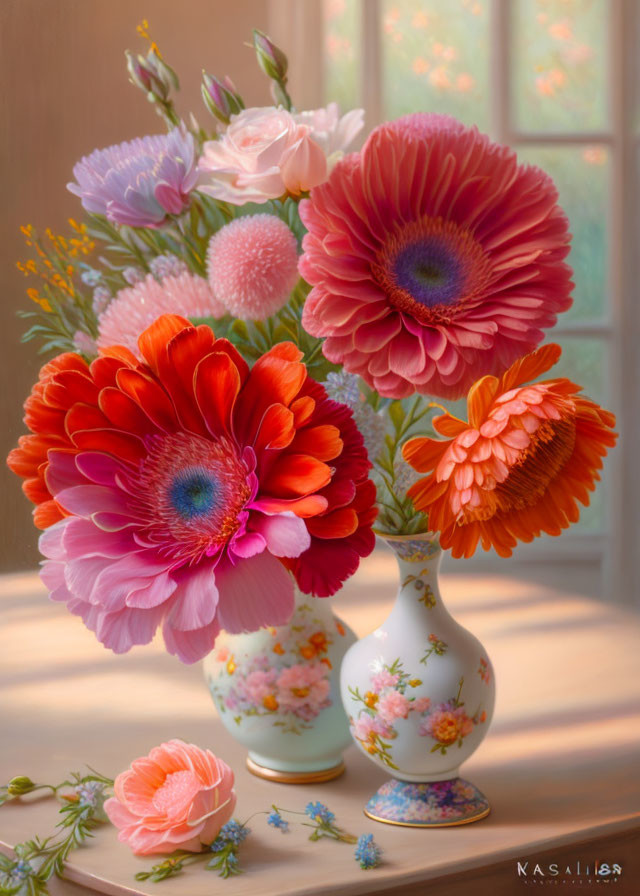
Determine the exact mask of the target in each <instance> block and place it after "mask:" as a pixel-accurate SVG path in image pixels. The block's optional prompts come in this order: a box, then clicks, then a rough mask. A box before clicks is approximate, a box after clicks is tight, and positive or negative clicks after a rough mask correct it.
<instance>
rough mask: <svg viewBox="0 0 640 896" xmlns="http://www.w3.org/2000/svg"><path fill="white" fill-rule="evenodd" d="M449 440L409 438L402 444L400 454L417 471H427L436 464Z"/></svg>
mask: <svg viewBox="0 0 640 896" xmlns="http://www.w3.org/2000/svg"><path fill="white" fill-rule="evenodd" d="M450 444H451V443H450V441H446V442H443V441H440V440H439V439H428V438H416V439H409V441H408V442H405V443H404V445H403V446H402V456H403V457H404V459H405V460H406V462H407V463H408V464H411V466H412V467H413V469H414V470H417V471H418V473H429V472H430V471H431V470H433V468H434V467H436V466H437V465H438V463H439V462H440V459H441V457H442V455H443V454H444V452H445V451H446V449H447V447H448V446H449V445H450Z"/></svg>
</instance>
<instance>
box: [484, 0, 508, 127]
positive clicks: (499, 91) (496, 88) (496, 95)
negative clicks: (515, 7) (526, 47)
mask: <svg viewBox="0 0 640 896" xmlns="http://www.w3.org/2000/svg"><path fill="white" fill-rule="evenodd" d="M511 2H512V0H491V11H490V41H491V48H490V52H489V59H490V64H491V71H490V73H489V85H490V91H489V93H490V95H489V102H490V111H491V136H492V137H493V139H494V140H497V141H498V142H499V143H512V139H511V137H512V127H511V88H510V85H511V73H510V67H511Z"/></svg>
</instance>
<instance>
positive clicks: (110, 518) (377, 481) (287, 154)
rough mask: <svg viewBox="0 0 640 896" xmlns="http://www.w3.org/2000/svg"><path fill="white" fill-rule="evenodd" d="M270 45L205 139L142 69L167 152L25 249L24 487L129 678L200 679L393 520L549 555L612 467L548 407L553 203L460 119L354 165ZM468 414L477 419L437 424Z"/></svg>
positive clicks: (553, 311)
mask: <svg viewBox="0 0 640 896" xmlns="http://www.w3.org/2000/svg"><path fill="white" fill-rule="evenodd" d="M139 30H140V32H141V34H142V36H143V37H144V38H148V25H147V24H146V23H143V26H141V28H140V29H139ZM254 47H255V52H256V56H257V62H258V64H259V65H260V67H261V69H262V71H263V72H264V74H265V75H266V77H267V78H269V79H270V81H271V85H272V94H273V101H274V105H273V106H269V107H266V108H245V104H244V102H243V100H242V97H241V95H240V93H239V92H238V90H237V89H236V87H235V85H234V84H233V82H232V81H231V80H230V79H229V78H226V77H225V78H224V79H223V80H220V79H218V78H216V77H214V76H212V75H209V74H204V77H203V82H202V95H203V98H204V102H205V105H206V108H207V110H208V113H211V115H212V117H213V122H210V123H209V125H208V126H203V125H201V124H199V123H198V122H197V121H196V119H195V118H194V117H193V116H190V117H189V118H185V117H183V116H182V115H180V114H179V113H178V111H177V108H176V105H175V96H176V92H177V90H178V86H179V85H178V78H177V76H176V74H175V72H174V71H173V69H172V68H171V67H170V66H169V64H168V63H167V61H166V60H165V59H164V58H163V56H162V54H161V53H160V51H159V49H158V47H157V46H156V45H155V44H154V43H153V42H151V41H150V46H149V49H148V52H147V53H146V54H145V55H133V54H128V68H129V72H130V76H131V81H132V82H133V83H134V84H135V85H136V86H137V87H138V88H140V89H141V90H142V91H143V92H144V93H145V94H146V96H147V99H148V100H149V101H150V102H152V103H153V104H154V105H155V108H156V110H157V111H158V113H159V115H160V117H161V118H162V120H163V121H164V123H165V124H166V127H167V130H166V133H162V134H156V135H153V136H145V137H140V138H137V139H135V140H131V141H129V142H127V143H122V144H120V145H118V146H111V147H108V148H106V149H98V150H95V151H94V152H93V153H91V154H90V155H89V156H87V157H85V158H82V159H81V160H80V161H79V162H78V163H77V164H76V166H75V168H74V170H73V175H74V180H73V182H72V183H70V184H69V189H70V190H71V191H72V192H73V193H74V194H76V195H77V196H78V197H79V199H80V202H81V204H82V206H83V208H84V211H85V213H86V215H85V218H84V219H83V221H82V222H81V223H78V222H76V221H74V220H72V221H70V227H71V231H70V233H69V234H68V235H67V236H58V235H55V234H53V233H51V232H50V231H47V232H46V238H45V239H42V238H40V237H38V235H37V234H36V232H35V231H34V229H33V228H32V227H26V228H23V231H24V234H25V237H26V242H27V246H28V247H29V249H30V251H31V255H32V257H31V258H30V259H29V260H28V261H26V262H25V263H21V264H20V267H21V269H22V270H23V271H24V272H25V274H26V275H30V276H32V277H35V278H36V279H37V281H38V286H37V287H34V288H30V289H29V290H28V295H29V297H30V298H31V299H32V300H33V303H34V306H33V307H32V308H31V310H29V311H26V312H24V317H25V318H28V319H29V324H30V327H29V330H28V332H27V333H26V336H25V338H26V339H39V340H40V341H41V342H42V350H43V351H44V352H47V353H51V352H55V357H53V358H52V359H51V360H49V361H48V362H47V363H46V364H45V366H44V367H43V368H42V370H41V373H40V378H39V380H38V382H37V383H36V384H35V385H34V387H33V390H32V393H31V395H30V396H29V398H28V399H27V401H26V403H25V423H26V425H27V427H28V429H29V430H30V433H29V434H28V435H25V436H22V437H21V438H20V440H19V446H18V447H17V448H15V449H14V450H13V451H12V452H11V454H10V456H9V460H8V463H9V466H10V467H11V469H12V470H13V471H14V472H15V473H16V474H17V475H18V476H20V477H22V479H23V480H24V483H23V489H24V492H25V494H26V495H27V497H28V498H29V499H30V500H31V501H32V502H33V503H34V504H35V505H36V507H35V511H34V521H35V524H36V525H37V526H38V527H40V528H41V529H43V533H42V535H41V537H40V549H41V552H42V554H43V555H44V557H45V560H44V563H43V567H42V579H43V581H44V582H45V584H46V585H47V587H48V588H49V589H50V592H51V597H52V598H53V599H54V600H59V601H64V602H65V603H66V604H67V606H68V608H69V610H70V611H71V612H72V613H75V614H77V615H79V616H81V617H82V619H83V621H84V623H85V625H87V626H88V627H89V628H90V629H91V630H93V631H94V632H95V634H96V636H97V637H98V639H99V640H100V641H101V642H102V643H103V644H104V645H106V646H107V647H109V648H111V649H112V650H114V651H116V652H123V651H127V650H129V648H130V647H131V646H132V645H134V644H145V643H147V642H149V641H150V640H151V638H152V637H153V635H154V632H155V631H156V629H157V628H158V626H160V625H162V630H163V635H164V639H165V643H166V646H167V649H168V650H169V651H170V652H171V653H173V654H176V655H177V656H178V657H179V658H180V659H181V660H183V661H184V662H195V661H196V660H198V659H200V658H201V657H203V656H204V655H205V654H207V653H208V652H209V651H210V650H211V648H212V646H213V644H214V641H215V638H216V635H217V633H218V632H219V631H220V629H221V628H224V629H225V630H227V631H229V632H232V633H233V632H242V631H252V630H255V629H258V628H260V627H261V626H264V625H279V624H282V623H284V622H286V621H287V619H288V618H289V616H290V615H291V612H292V609H293V594H294V581H295V582H297V585H298V586H299V588H300V589H302V591H304V592H306V593H310V594H313V595H316V596H319V597H323V596H327V595H330V594H332V593H334V592H336V591H337V590H338V589H339V588H340V587H341V585H342V584H343V582H344V581H345V580H346V579H347V578H348V577H349V576H351V575H352V574H353V573H354V572H355V571H356V569H357V567H358V565H359V562H360V559H361V558H362V557H365V556H367V555H368V554H369V553H370V552H371V550H372V549H373V546H374V531H373V525H374V522H375V521H376V517H377V522H376V526H377V528H378V529H379V530H380V531H383V532H390V533H393V534H407V533H416V532H423V531H427V530H432V531H435V532H438V533H439V534H440V541H441V544H442V546H443V547H444V548H451V549H452V552H453V555H454V556H462V555H464V556H470V555H471V554H472V553H473V552H474V551H475V550H476V548H477V546H478V544H481V545H482V547H483V548H484V549H489V548H494V549H495V550H496V551H497V552H498V553H499V554H500V555H502V556H508V555H509V554H510V553H511V551H512V549H513V547H514V546H515V545H516V543H517V541H519V540H522V541H530V540H531V539H532V538H534V537H535V536H538V535H540V534H541V533H543V532H546V533H549V534H552V535H558V534H560V533H561V531H562V530H563V529H565V528H566V527H567V526H569V525H570V524H571V523H572V522H575V521H576V520H577V519H578V516H579V509H578V502H580V503H582V504H588V503H589V493H590V491H591V490H592V489H593V488H594V487H595V483H596V481H597V480H598V478H599V474H598V471H599V470H600V468H601V465H602V458H603V456H604V455H605V453H606V451H607V448H609V447H611V446H612V445H613V444H614V442H615V434H614V433H613V426H614V418H613V416H612V414H610V413H608V412H607V411H605V410H603V409H602V408H600V407H599V406H598V405H597V404H595V403H594V402H593V401H591V400H589V399H588V398H586V397H585V396H583V395H582V393H581V388H580V386H578V385H576V384H574V383H572V382H570V381H568V380H567V379H563V378H558V377H554V376H553V374H551V375H550V376H551V378H548V379H544V380H540V377H541V376H542V375H543V374H545V373H546V372H547V371H548V370H550V368H552V367H553V365H554V364H555V363H556V361H557V360H558V357H559V355H560V349H559V347H558V346H556V345H554V344H547V345H544V346H542V347H539V346H540V343H541V342H542V340H543V338H544V335H545V331H546V330H547V329H549V328H550V327H552V326H553V325H554V323H555V322H556V318H557V315H558V314H559V313H560V312H563V311H565V310H566V309H567V308H569V306H570V305H571V291H572V287H573V283H572V280H571V277H572V272H571V268H570V267H569V265H568V264H567V261H566V259H567V255H568V253H569V243H570V234H569V226H568V221H567V218H566V216H565V214H564V213H563V211H562V209H561V208H560V206H559V205H558V201H557V199H558V196H557V191H556V189H555V187H554V184H553V182H552V181H551V179H550V178H549V177H548V176H547V175H546V174H545V173H544V172H543V171H541V170H540V169H538V168H535V167H531V166H528V165H521V164H518V161H517V159H516V156H515V153H514V152H513V151H512V150H511V149H509V148H507V147H505V146H500V145H498V144H496V143H494V142H492V141H491V140H490V139H489V138H488V137H487V136H485V135H483V134H480V133H479V132H478V131H477V129H476V128H468V127H465V126H464V125H463V124H461V123H460V122H458V121H456V120H455V119H453V118H450V117H447V116H442V115H433V114H426V113H417V114H414V115H409V116H406V117H404V118H400V119H398V120H396V121H392V122H389V123H386V124H383V125H381V126H380V127H377V128H375V129H374V130H373V131H372V133H371V134H370V135H369V136H368V138H367V139H366V142H365V143H364V145H363V147H362V148H361V149H360V150H359V151H351V152H349V150H350V149H351V148H352V146H353V143H354V141H355V140H356V138H357V137H358V135H359V133H360V131H361V130H362V128H363V113H362V111H361V110H352V111H349V112H347V113H346V114H345V115H342V116H341V115H340V113H339V111H338V108H337V106H336V105H335V104H333V103H332V104H330V105H328V106H327V107H326V108H323V109H316V110H309V111H296V110H295V109H294V106H293V103H292V100H291V98H290V96H289V92H288V84H287V60H286V57H285V55H284V54H283V52H282V51H281V50H280V49H279V48H278V47H276V46H275V45H274V44H273V42H272V41H271V40H270V39H269V38H268V37H267V36H266V35H264V34H262V33H260V32H255V33H254ZM461 398H466V401H467V413H466V419H465V416H464V414H462V415H461V416H457V415H456V414H454V413H453V412H452V410H451V409H449V410H447V409H446V408H445V407H443V406H442V405H441V404H438V403H436V402H435V399H441V400H442V399H443V400H448V401H456V400H458V399H461ZM434 415H435V416H434ZM434 431H435V432H434ZM436 434H437V435H436ZM439 437H442V438H439Z"/></svg>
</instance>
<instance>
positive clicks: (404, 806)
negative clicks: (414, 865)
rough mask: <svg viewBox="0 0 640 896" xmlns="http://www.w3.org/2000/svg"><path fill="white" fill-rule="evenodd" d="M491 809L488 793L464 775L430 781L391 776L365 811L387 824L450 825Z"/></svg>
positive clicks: (483, 815) (468, 820) (485, 814)
mask: <svg viewBox="0 0 640 896" xmlns="http://www.w3.org/2000/svg"><path fill="white" fill-rule="evenodd" d="M489 811H490V807H489V802H488V800H487V798H486V797H485V796H484V794H483V793H481V792H480V791H479V790H478V788H477V787H475V786H474V785H473V784H470V783H469V781H465V779H464V778H452V779H451V780H449V781H433V782H431V783H427V784H411V783H409V782H407V781H397V780H396V779H395V778H391V780H390V781H385V783H384V784H383V785H382V786H381V787H380V788H379V789H378V791H377V792H376V793H375V794H374V795H373V796H372V797H371V799H370V800H369V802H368V803H367V805H366V806H365V809H364V814H365V815H368V816H369V818H372V819H373V820H374V821H381V822H383V823H384V824H398V825H403V826H404V827H409V828H446V827H453V826H455V825H460V824H470V823H471V822H472V821H480V819H481V818H486V817H487V815H488V814H489Z"/></svg>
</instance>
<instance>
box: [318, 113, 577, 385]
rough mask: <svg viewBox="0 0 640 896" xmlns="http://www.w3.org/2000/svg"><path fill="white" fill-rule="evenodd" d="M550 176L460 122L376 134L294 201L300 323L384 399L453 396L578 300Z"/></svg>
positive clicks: (518, 351)
mask: <svg viewBox="0 0 640 896" xmlns="http://www.w3.org/2000/svg"><path fill="white" fill-rule="evenodd" d="M557 198H558V194H557V191H556V188H555V186H554V184H553V182H552V180H551V178H549V177H548V176H547V175H546V174H545V173H544V172H543V171H541V170H540V169H539V168H535V167H532V166H528V165H518V163H517V160H516V155H515V153H514V152H513V150H511V149H509V148H508V147H504V146H500V145H498V144H496V143H493V142H492V141H491V140H490V139H489V138H488V137H487V136H485V135H484V134H480V133H479V132H478V130H477V129H476V128H466V127H464V126H463V125H462V124H461V123H460V122H458V121H456V120H455V119H453V118H450V117H448V116H443V115H426V114H423V113H418V114H416V115H409V116H406V117H405V118H401V119H398V120H397V121H394V122H391V123H389V124H386V125H382V126H381V127H378V128H376V129H375V130H374V131H373V133H372V134H371V136H370V137H369V139H368V141H367V143H366V144H365V146H364V148H363V150H362V152H361V153H359V154H352V155H349V156H346V157H345V158H344V159H343V160H342V161H341V162H339V163H338V164H337V165H336V167H335V168H334V170H333V172H332V174H331V176H330V178H329V180H328V181H327V182H326V183H324V184H322V185H320V186H319V187H315V188H314V190H313V191H312V194H311V198H310V199H308V200H305V201H303V202H302V203H301V204H300V216H301V218H302V220H303V222H304V224H305V225H306V227H307V229H308V231H309V232H308V234H307V235H306V236H305V238H304V241H303V249H304V254H303V257H302V259H301V261H300V271H301V273H302V275H303V276H304V277H305V278H306V279H307V280H308V281H309V283H311V284H312V286H313V287H314V288H313V290H312V291H311V293H310V295H309V298H308V299H307V302H306V305H305V309H304V317H303V323H304V325H305V327H306V329H307V330H308V331H309V332H310V333H312V334H313V335H314V336H319V337H325V338H326V341H325V343H324V353H325V355H326V356H327V358H328V359H329V360H330V361H334V362H336V363H341V364H344V366H345V368H346V369H347V370H349V371H351V372H352V373H357V374H359V375H360V376H362V377H363V379H364V380H365V381H366V382H367V383H368V384H369V385H370V386H372V387H373V388H375V389H377V390H378V392H379V393H380V394H381V395H385V396H390V397H393V398H402V397H405V396H408V395H410V394H412V393H413V392H415V391H417V392H421V393H424V394H431V395H436V396H440V397H443V398H459V397H460V396H461V395H463V394H464V393H465V392H466V391H467V389H468V388H469V386H470V385H471V384H472V383H473V381H474V380H475V379H477V378H478V376H480V375H483V374H490V373H491V374H500V373H502V372H503V371H504V370H505V369H506V368H507V367H508V366H509V364H510V363H511V362H512V361H514V360H515V359H516V358H518V357H520V356H521V355H523V354H524V353H525V352H527V351H530V350H531V349H533V348H535V346H536V345H537V344H538V343H539V342H540V341H541V340H542V338H543V335H544V334H543V329H544V328H546V327H550V326H553V324H554V323H555V322H556V315H557V313H558V312H560V311H565V310H566V309H567V308H569V306H570V305H571V298H570V293H571V289H572V287H573V283H572V281H571V274H572V272H571V268H570V267H569V266H568V265H567V264H566V263H565V262H564V259H565V258H566V256H567V254H568V252H569V241H570V235H569V230H568V221H567V218H566V215H565V214H564V212H563V211H562V209H561V208H560V207H559V206H558V204H557Z"/></svg>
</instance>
